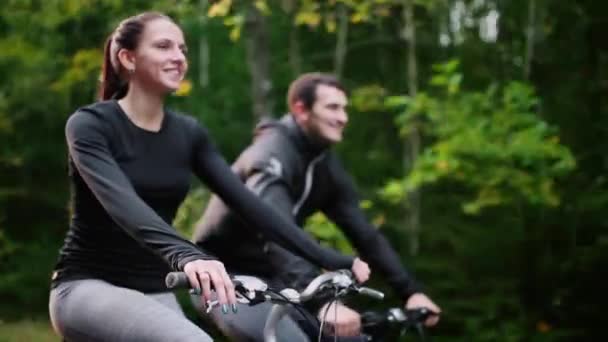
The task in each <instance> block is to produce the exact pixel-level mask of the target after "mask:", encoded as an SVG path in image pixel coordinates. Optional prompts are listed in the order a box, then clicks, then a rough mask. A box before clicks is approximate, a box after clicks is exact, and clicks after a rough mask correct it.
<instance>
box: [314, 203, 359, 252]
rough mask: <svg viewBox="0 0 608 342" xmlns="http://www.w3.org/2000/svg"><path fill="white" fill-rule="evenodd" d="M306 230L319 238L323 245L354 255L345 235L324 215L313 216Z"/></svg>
mask: <svg viewBox="0 0 608 342" xmlns="http://www.w3.org/2000/svg"><path fill="white" fill-rule="evenodd" d="M305 229H306V231H308V232H309V233H311V234H312V235H313V236H315V237H316V238H318V239H319V240H320V241H321V244H323V245H325V246H328V247H332V248H335V249H337V250H339V251H341V252H344V253H347V254H352V253H353V248H352V246H351V245H350V243H349V242H348V240H347V239H346V236H344V233H343V232H342V231H341V230H340V229H339V228H338V227H336V225H335V224H333V223H332V222H331V221H329V220H328V219H327V217H326V216H325V215H323V214H322V213H317V214H315V215H313V216H311V217H310V218H309V219H308V221H307V222H306V227H305Z"/></svg>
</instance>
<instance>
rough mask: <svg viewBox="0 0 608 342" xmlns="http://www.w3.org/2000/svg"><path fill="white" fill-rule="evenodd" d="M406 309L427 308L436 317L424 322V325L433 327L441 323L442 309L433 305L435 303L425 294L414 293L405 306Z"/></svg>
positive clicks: (432, 316)
mask: <svg viewBox="0 0 608 342" xmlns="http://www.w3.org/2000/svg"><path fill="white" fill-rule="evenodd" d="M405 308H406V309H408V310H410V309H417V308H427V309H429V310H431V311H432V312H434V313H435V314H436V315H431V316H430V317H429V318H427V320H426V321H425V322H424V325H426V326H427V327H432V326H434V325H435V324H437V322H439V314H440V313H441V309H440V308H439V307H438V306H437V305H436V304H435V303H433V301H432V300H431V299H430V298H429V297H427V296H426V295H424V294H423V293H414V294H413V295H412V296H411V297H410V298H409V299H408V300H407V303H406V304H405Z"/></svg>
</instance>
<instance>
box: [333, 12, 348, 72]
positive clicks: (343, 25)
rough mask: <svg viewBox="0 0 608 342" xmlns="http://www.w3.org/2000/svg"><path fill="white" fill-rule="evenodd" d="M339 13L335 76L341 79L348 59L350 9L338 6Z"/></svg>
mask: <svg viewBox="0 0 608 342" xmlns="http://www.w3.org/2000/svg"><path fill="white" fill-rule="evenodd" d="M337 13H338V18H337V20H338V32H337V41H336V52H335V55H334V74H335V75H336V77H337V78H338V79H340V78H342V72H343V71H344V60H345V59H346V50H347V48H348V46H347V39H348V9H347V8H346V6H344V5H343V4H338V8H337Z"/></svg>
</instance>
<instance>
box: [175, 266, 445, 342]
mask: <svg viewBox="0 0 608 342" xmlns="http://www.w3.org/2000/svg"><path fill="white" fill-rule="evenodd" d="M165 280H166V285H167V288H169V289H177V288H188V289H189V288H190V283H189V281H188V278H187V277H186V275H185V273H182V272H171V273H169V274H168V275H167V277H166V279H165ZM232 280H233V283H234V285H235V292H236V293H237V301H239V302H240V303H243V304H248V305H251V306H253V305H257V304H259V303H262V302H266V301H268V302H271V303H273V304H274V305H273V307H272V308H271V311H270V314H269V316H268V318H267V319H266V323H265V326H264V341H265V342H276V341H277V337H276V329H277V325H278V323H279V321H280V320H281V319H282V318H283V317H285V315H287V314H288V312H289V311H288V310H289V307H290V306H293V307H295V308H296V310H298V311H299V312H300V313H301V314H302V316H304V317H307V318H308V319H310V317H311V315H310V314H308V313H307V312H305V310H304V309H303V308H302V305H303V304H305V303H307V302H309V301H311V300H315V299H318V298H327V297H329V298H330V301H337V300H338V299H339V298H342V297H344V296H346V295H348V294H350V293H358V294H361V295H367V296H370V297H372V298H375V299H383V298H384V294H383V293H382V292H380V291H377V290H374V289H371V288H368V287H363V286H359V285H358V284H357V282H356V280H355V279H354V277H353V275H352V273H351V272H350V271H348V270H339V271H334V272H327V273H323V274H321V275H319V276H318V277H316V278H315V279H313V280H312V281H311V282H310V283H309V285H308V286H307V287H306V289H304V291H302V292H301V293H300V292H298V291H296V290H294V289H291V288H285V289H282V290H280V291H279V290H276V289H272V288H270V287H268V285H267V284H266V283H265V282H263V281H262V280H260V279H258V278H255V277H251V276H238V275H237V276H233V277H232ZM190 291H193V290H190ZM191 293H192V292H191ZM196 294H199V293H196ZM215 305H217V301H211V302H207V305H206V307H207V313H209V312H210V311H211V309H212V308H213V307H214V306H215ZM329 307H330V306H329V305H328V306H327V308H329ZM399 310H401V309H399V308H393V309H391V310H389V311H387V313H386V314H379V313H378V312H374V311H367V312H365V313H364V314H363V315H362V333H363V334H362V335H361V337H360V341H366V342H370V341H381V339H382V338H383V336H384V335H385V334H384V332H385V329H384V327H387V326H388V325H389V324H390V325H391V326H393V325H395V324H396V323H397V324H400V325H401V328H402V329H403V330H402V331H401V334H403V333H404V332H405V331H406V330H407V329H409V328H410V327H412V326H417V329H418V331H419V333H420V332H421V329H422V323H423V322H424V320H426V318H427V317H428V316H429V315H431V314H433V313H432V312H430V311H429V310H428V309H424V310H425V311H420V309H418V310H408V311H403V310H401V311H399ZM327 314H328V309H326V310H325V312H324V313H323V315H322V316H323V318H322V320H321V322H317V321H315V322H310V323H312V324H314V325H315V326H316V327H318V329H319V333H318V341H323V329H324V325H325V319H326V317H327ZM315 320H316V318H315ZM333 339H334V340H335V341H337V340H338V338H337V336H334V337H333ZM325 340H326V341H327V340H328V339H327V337H326V339H325Z"/></svg>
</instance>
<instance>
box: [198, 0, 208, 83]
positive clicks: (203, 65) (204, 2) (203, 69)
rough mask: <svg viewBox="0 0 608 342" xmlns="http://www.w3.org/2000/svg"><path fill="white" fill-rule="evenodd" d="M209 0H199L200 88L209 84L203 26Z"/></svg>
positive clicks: (205, 23)
mask: <svg viewBox="0 0 608 342" xmlns="http://www.w3.org/2000/svg"><path fill="white" fill-rule="evenodd" d="M208 6H209V0H200V7H201V13H203V14H202V15H201V31H202V32H203V33H202V34H201V35H200V37H199V40H198V55H199V57H198V83H199V85H200V86H201V88H203V89H205V88H207V87H208V86H209V41H208V40H207V33H206V30H205V26H207V15H206V13H207V7H208Z"/></svg>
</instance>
